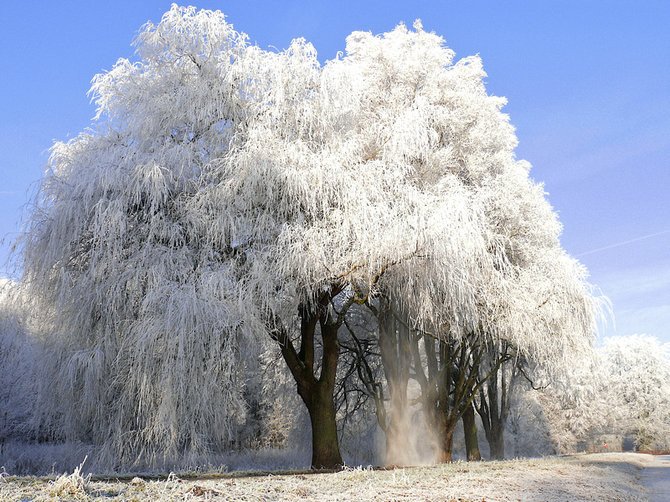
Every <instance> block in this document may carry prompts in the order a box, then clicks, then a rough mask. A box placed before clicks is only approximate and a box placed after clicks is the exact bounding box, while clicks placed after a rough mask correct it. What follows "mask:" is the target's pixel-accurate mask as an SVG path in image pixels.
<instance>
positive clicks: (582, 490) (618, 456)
mask: <svg viewBox="0 0 670 502" xmlns="http://www.w3.org/2000/svg"><path fill="white" fill-rule="evenodd" d="M1 478H2V479H1V480H0V500H3V501H5V500H7V501H11V500H15V501H19V500H21V501H24V500H36V501H37V500H129V501H132V500H137V501H142V500H236V501H237V500H239V501H246V500H249V501H250V500H254V501H256V500H264V501H265V500H268V501H269V500H286V501H306V500H319V501H324V502H326V501H335V500H378V501H382V500H383V501H387V500H394V501H410V500H412V501H414V500H426V501H428V500H430V501H454V502H455V501H461V502H465V501H476V502H480V501H487V502H493V501H516V500H523V501H547V502H557V501H575V500H598V501H602V500H607V501H636V500H639V501H646V500H670V498H667V495H668V491H667V489H668V483H669V480H670V457H653V456H652V455H645V454H636V453H606V454H590V455H573V456H563V457H547V458H542V459H531V460H529V459H523V460H509V461H503V462H476V463H473V462H471V463H461V462H457V463H453V464H446V465H439V466H433V467H412V468H398V469H391V470H373V469H360V468H354V469H345V470H343V471H341V472H335V473H312V472H293V473H272V474H270V473H262V474H261V473H253V474H251V473H247V474H244V473H236V474H223V475H221V474H216V475H211V476H207V475H198V476H190V475H188V474H182V475H174V474H170V475H169V476H164V477H162V478H158V479H156V478H154V479H147V478H145V479H141V478H138V477H135V478H133V477H131V476H126V477H120V478H114V479H104V478H96V477H90V478H89V477H88V476H82V475H81V473H79V472H77V471H75V472H74V473H73V474H70V475H68V476H65V475H63V476H61V477H60V478H44V477H12V476H7V475H4V476H1ZM664 490H666V491H664ZM659 497H660V498H659Z"/></svg>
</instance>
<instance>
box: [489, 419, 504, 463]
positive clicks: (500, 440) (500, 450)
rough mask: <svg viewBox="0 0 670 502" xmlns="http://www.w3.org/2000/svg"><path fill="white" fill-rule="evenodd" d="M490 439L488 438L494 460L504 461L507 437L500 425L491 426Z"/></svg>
mask: <svg viewBox="0 0 670 502" xmlns="http://www.w3.org/2000/svg"><path fill="white" fill-rule="evenodd" d="M489 436H490V437H488V438H487V439H488V442H489V447H490V449H491V459H492V460H503V459H504V458H505V435H504V433H503V427H502V426H501V425H500V424H491V432H490V435H489Z"/></svg>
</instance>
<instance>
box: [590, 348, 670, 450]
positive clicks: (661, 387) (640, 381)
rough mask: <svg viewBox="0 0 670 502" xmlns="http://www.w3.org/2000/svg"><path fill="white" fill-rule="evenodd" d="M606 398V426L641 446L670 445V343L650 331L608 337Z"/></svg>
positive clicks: (604, 351) (602, 351)
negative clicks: (646, 333) (659, 338)
mask: <svg viewBox="0 0 670 502" xmlns="http://www.w3.org/2000/svg"><path fill="white" fill-rule="evenodd" d="M599 354H600V356H601V361H600V363H601V367H600V370H601V374H602V380H601V385H602V387H601V389H600V390H601V394H602V395H601V401H600V402H601V403H602V404H604V407H605V409H607V410H608V412H607V413H606V414H605V415H604V417H603V418H604V419H605V420H606V423H607V424H608V425H607V429H609V430H610V431H614V432H616V433H618V434H619V435H620V436H626V435H632V436H633V437H634V440H635V446H636V447H637V448H638V449H640V450H668V449H670V345H669V344H667V343H666V344H662V343H661V342H660V341H659V340H658V339H657V338H655V337H653V336H648V335H631V336H620V337H611V338H606V339H605V341H604V344H603V347H602V348H601V349H600V350H599Z"/></svg>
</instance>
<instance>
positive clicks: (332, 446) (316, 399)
mask: <svg viewBox="0 0 670 502" xmlns="http://www.w3.org/2000/svg"><path fill="white" fill-rule="evenodd" d="M339 291H340V290H339V289H333V291H331V292H329V293H326V294H324V295H323V296H322V297H321V298H320V299H319V302H318V303H317V304H316V305H314V304H303V305H301V306H300V310H299V314H300V318H301V323H300V351H299V352H298V351H296V350H295V347H294V345H293V342H292V341H291V338H290V337H289V336H288V333H287V332H286V330H285V329H284V328H283V327H282V326H278V327H277V328H276V329H275V331H274V332H273V336H274V337H275V338H276V340H277V341H278V342H279V347H280V348H281V352H282V356H283V357H284V360H285V361H286V364H287V365H288V367H289V369H290V370H291V374H292V375H293V378H294V379H295V382H296V384H297V387H298V395H299V396H300V397H301V398H302V400H303V402H304V403H305V406H306V407H307V411H308V412H309V419H310V422H311V425H312V468H313V469H337V468H339V467H342V465H343V462H342V455H341V454H340V445H339V441H338V437H337V420H336V418H337V417H336V412H335V402H334V394H335V378H336V373H337V362H338V359H339V354H340V346H339V343H338V340H337V332H338V330H339V327H340V322H338V321H336V320H334V319H332V318H331V316H330V315H329V312H328V303H329V302H330V300H331V299H332V298H334V297H335V296H337V294H338V293H339ZM317 324H319V325H320V326H321V340H322V342H323V344H322V346H323V352H322V355H321V374H320V375H319V377H318V378H317V377H316V375H315V371H314V369H315V368H314V337H315V335H316V326H317Z"/></svg>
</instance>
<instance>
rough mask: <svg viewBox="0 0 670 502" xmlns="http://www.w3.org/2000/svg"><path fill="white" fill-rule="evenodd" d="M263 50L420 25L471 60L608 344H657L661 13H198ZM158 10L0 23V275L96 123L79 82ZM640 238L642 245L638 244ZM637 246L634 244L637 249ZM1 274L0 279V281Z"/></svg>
mask: <svg viewBox="0 0 670 502" xmlns="http://www.w3.org/2000/svg"><path fill="white" fill-rule="evenodd" d="M197 5H198V6H199V7H203V8H216V9H220V10H222V11H223V12H225V13H226V14H227V16H228V19H229V21H231V22H232V23H233V24H234V25H235V27H236V28H237V29H238V30H240V31H244V32H246V33H248V34H249V35H250V37H251V40H252V41H253V42H254V43H257V44H258V45H260V46H262V47H268V46H274V47H276V48H279V49H281V48H284V47H286V46H287V45H288V43H289V41H290V40H291V39H292V38H295V37H300V36H303V37H305V38H307V39H308V40H310V41H311V42H312V43H313V44H314V45H315V47H316V48H317V50H318V52H319V57H320V59H321V60H322V61H324V60H326V59H330V58H332V57H334V56H335V54H336V53H337V51H339V50H342V49H343V48H344V39H345V37H346V36H347V35H348V34H349V33H350V32H351V31H353V30H366V31H372V32H374V33H380V32H383V31H387V30H390V29H392V28H393V27H394V26H395V25H396V24H397V23H398V22H400V21H405V22H406V23H408V24H411V22H412V21H413V20H414V19H416V18H421V19H422V21H423V25H424V27H425V29H427V30H432V31H435V32H437V33H439V34H441V35H442V36H444V37H445V38H446V40H447V44H448V45H449V46H450V47H451V48H453V49H454V50H455V51H456V53H457V56H459V57H462V56H467V55H470V54H475V53H479V54H480V55H481V56H482V58H483V60H484V65H485V69H486V70H487V72H488V74H489V77H488V79H487V81H488V89H489V91H490V92H491V93H494V94H497V95H503V96H506V97H507V98H508V99H509V105H508V106H507V112H508V113H509V114H510V115H511V118H512V122H513V123H514V124H515V126H516V127H517V134H518V136H519V140H520V146H519V149H518V154H519V157H521V158H525V159H527V160H529V161H530V162H531V163H532V164H533V166H534V168H533V171H532V175H533V177H534V178H535V179H536V180H538V181H542V182H544V183H545V186H546V190H547V191H548V192H549V198H550V200H551V202H552V204H553V205H554V207H555V208H556V209H557V210H558V212H559V213H560V217H561V221H562V222H563V224H564V227H565V230H564V234H563V239H562V241H563V245H564V246H565V248H566V249H567V250H568V251H569V252H570V253H571V254H573V255H575V256H577V257H579V258H580V259H581V260H582V262H583V263H584V264H585V265H586V266H587V267H588V268H589V270H590V271H591V280H592V282H594V283H595V284H597V285H599V286H600V288H601V289H602V290H603V292H604V293H605V294H607V295H608V296H609V297H610V298H611V299H612V301H613V303H614V312H615V315H616V328H614V327H609V328H608V329H607V332H606V333H607V334H614V333H615V332H616V333H618V334H630V333H634V332H639V333H649V334H653V335H656V336H658V337H659V338H661V339H663V340H665V341H670V218H669V216H670V203H669V201H670V196H669V195H670V169H669V168H670V165H669V164H670V29H669V27H670V1H667V0H661V1H642V0H640V1H632V0H631V1H616V0H608V1H598V0H562V1H558V0H542V1H535V2H533V1H528V0H523V1H522V0H507V1H505V2H501V1H498V0H490V1H472V0H471V1H466V0H461V1H448V0H441V1H421V0H415V1H411V2H410V1H391V0H386V1H363V0H361V1H348V0H346V1H330V2H320V1H309V2H308V1H301V2H299V1H283V2H282V1H257V2H253V1H243V0H231V1H226V2H223V1H220V2H216V1H202V2H199V3H198V4H197ZM169 6H170V2H168V1H146V0H145V1H141V2H137V1H126V0H124V1H114V2H91V1H83V0H82V1H62V2H50V1H30V2H20V1H15V2H6V3H5V4H4V5H3V7H2V9H1V10H0V21H1V23H0V25H1V26H2V30H0V51H1V53H0V54H1V55H2V58H1V59H0V64H1V65H2V74H1V75H2V76H1V77H0V119H1V120H0V128H1V129H0V236H2V237H3V238H4V240H3V242H2V245H1V246H0V261H2V262H4V261H5V259H6V257H7V255H8V250H9V243H10V242H11V241H12V240H13V238H14V237H15V236H16V233H17V230H18V228H19V223H20V220H21V217H22V211H23V207H24V205H25V203H26V201H27V200H28V197H29V195H30V194H31V193H33V192H34V190H35V186H36V182H37V181H38V180H39V178H40V176H41V172H42V169H43V167H44V164H45V162H46V158H47V151H48V149H49V147H50V145H51V143H52V141H53V140H54V139H66V138H69V137H72V136H74V135H76V134H77V133H78V132H79V131H81V130H82V129H84V128H85V127H86V126H87V125H88V124H89V122H90V119H91V117H92V116H93V114H94V110H93V107H92V105H91V104H90V103H89V100H88V98H87V96H86V91H87V90H88V88H89V83H90V79H91V77H92V76H93V75H94V74H95V73H97V72H99V71H101V70H105V69H109V68H111V67H112V65H113V64H114V62H115V61H116V59H117V58H119V57H130V56H132V48H131V47H130V42H131V40H132V39H133V37H134V35H135V33H136V32H137V30H138V29H139V27H140V26H141V25H142V24H143V23H144V22H146V21H147V20H149V19H151V20H153V21H158V20H159V19H160V17H161V14H162V13H163V12H164V11H165V10H167V9H168V8H169ZM642 237H644V238H642ZM640 238H642V239H640ZM11 274H12V272H11V269H10V268H9V267H8V266H7V265H5V264H4V263H3V264H2V266H0V275H11Z"/></svg>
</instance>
